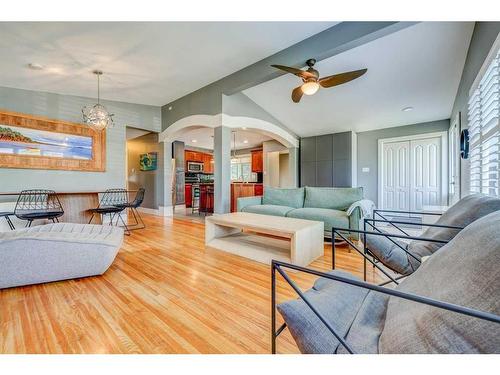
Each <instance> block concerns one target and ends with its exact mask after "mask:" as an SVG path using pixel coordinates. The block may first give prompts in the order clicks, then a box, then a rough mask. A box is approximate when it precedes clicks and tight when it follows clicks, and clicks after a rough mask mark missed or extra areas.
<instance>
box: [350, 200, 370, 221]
mask: <svg viewBox="0 0 500 375" xmlns="http://www.w3.org/2000/svg"><path fill="white" fill-rule="evenodd" d="M356 207H359V209H360V210H361V218H362V219H363V218H365V217H370V216H371V215H372V212H373V210H374V209H375V208H376V207H375V203H373V202H372V201H371V200H369V199H361V200H359V201H356V202H354V203H353V204H351V205H350V206H349V208H348V209H347V216H350V215H351V214H352V213H353V211H354V210H355V209H356Z"/></svg>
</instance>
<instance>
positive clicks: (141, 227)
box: [129, 207, 146, 230]
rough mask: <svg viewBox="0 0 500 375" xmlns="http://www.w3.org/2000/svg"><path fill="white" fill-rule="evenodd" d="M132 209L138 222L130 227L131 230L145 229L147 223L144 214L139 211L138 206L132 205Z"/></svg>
mask: <svg viewBox="0 0 500 375" xmlns="http://www.w3.org/2000/svg"><path fill="white" fill-rule="evenodd" d="M130 211H132V215H133V216H134V219H135V222H136V224H134V227H132V228H129V230H136V229H144V228H146V224H144V220H142V216H141V214H140V213H139V210H137V209H136V208H134V207H132V208H131V209H130ZM136 226H137V227H136Z"/></svg>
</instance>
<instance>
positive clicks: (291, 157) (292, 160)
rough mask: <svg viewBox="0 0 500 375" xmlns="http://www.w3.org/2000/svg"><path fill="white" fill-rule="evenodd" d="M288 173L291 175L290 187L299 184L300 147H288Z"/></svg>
mask: <svg viewBox="0 0 500 375" xmlns="http://www.w3.org/2000/svg"><path fill="white" fill-rule="evenodd" d="M288 173H289V176H290V187H298V186H299V149H298V147H290V148H289V149H288Z"/></svg>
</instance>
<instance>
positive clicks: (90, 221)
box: [89, 214, 94, 224]
mask: <svg viewBox="0 0 500 375" xmlns="http://www.w3.org/2000/svg"><path fill="white" fill-rule="evenodd" d="M93 218H94V214H92V216H91V217H90V220H89V224H90V223H92V219H93Z"/></svg>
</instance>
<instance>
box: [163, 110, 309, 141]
mask: <svg viewBox="0 0 500 375" xmlns="http://www.w3.org/2000/svg"><path fill="white" fill-rule="evenodd" d="M219 126H227V127H228V128H233V129H234V128H236V129H238V128H243V127H245V128H247V129H248V130H254V131H256V132H258V133H261V134H264V135H267V136H269V137H271V138H273V139H275V140H277V141H278V142H280V143H281V144H283V145H284V146H285V147H288V148H290V147H299V140H298V138H297V137H296V136H295V135H294V134H291V133H290V132H288V131H286V130H285V129H283V128H282V127H280V126H278V125H276V124H273V123H271V122H268V121H264V120H261V119H258V118H254V117H245V116H230V115H227V114H224V113H219V114H217V115H191V116H187V117H184V118H182V119H180V120H178V121H176V122H174V123H173V124H172V125H170V126H169V127H168V128H166V129H165V130H164V131H163V132H161V133H160V135H159V140H160V142H173V141H175V139H176V137H177V136H178V134H179V132H182V131H183V130H184V129H187V128H200V127H209V128H217V127H219Z"/></svg>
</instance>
